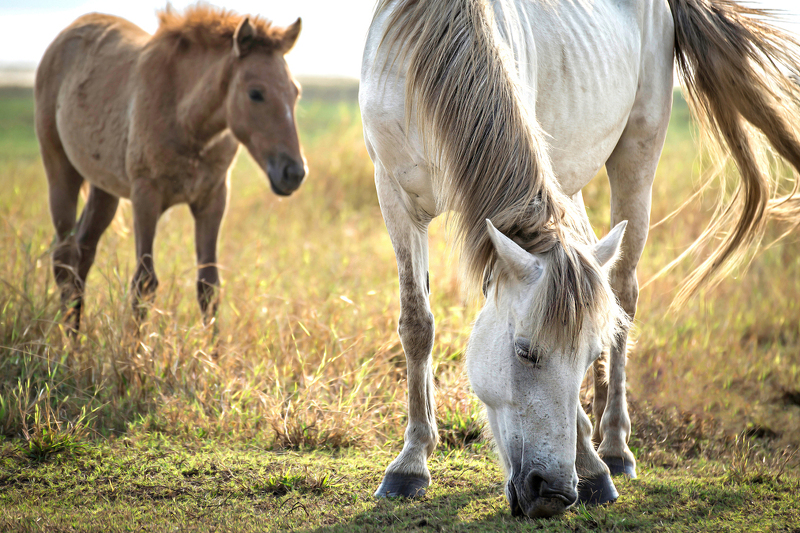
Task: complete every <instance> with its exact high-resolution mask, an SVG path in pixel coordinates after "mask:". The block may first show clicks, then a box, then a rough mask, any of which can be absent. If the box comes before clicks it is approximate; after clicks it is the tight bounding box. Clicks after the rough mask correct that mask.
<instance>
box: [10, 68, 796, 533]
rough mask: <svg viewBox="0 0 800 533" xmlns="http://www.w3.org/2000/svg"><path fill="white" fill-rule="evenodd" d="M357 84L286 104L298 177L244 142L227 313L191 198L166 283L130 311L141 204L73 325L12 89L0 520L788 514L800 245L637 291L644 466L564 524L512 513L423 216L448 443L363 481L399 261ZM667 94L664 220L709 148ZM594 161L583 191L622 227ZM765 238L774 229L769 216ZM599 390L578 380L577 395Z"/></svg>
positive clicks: (28, 134)
mask: <svg viewBox="0 0 800 533" xmlns="http://www.w3.org/2000/svg"><path fill="white" fill-rule="evenodd" d="M354 94H355V93H354V90H353V87H352V86H351V87H347V86H343V85H341V84H339V85H333V86H324V85H320V84H319V82H314V81H309V82H308V83H307V84H306V87H305V88H304V98H303V100H302V102H301V106H300V109H299V111H298V118H299V122H300V130H301V138H302V140H303V143H304V147H305V151H306V154H307V157H308V160H309V167H310V175H309V178H308V181H307V183H306V184H304V185H303V187H302V189H301V190H300V191H299V192H298V193H297V194H295V195H293V196H292V197H290V198H288V199H280V198H276V197H275V196H273V195H272V194H271V193H270V192H269V188H268V185H267V184H266V179H265V177H264V176H263V175H262V174H261V173H260V171H258V170H257V168H256V167H255V165H254V164H253V163H252V161H251V160H250V159H249V157H247V156H246V155H244V156H242V157H240V159H239V161H238V163H237V166H236V168H235V170H234V174H233V187H232V193H231V206H230V209H229V212H228V214H227V218H226V221H225V225H224V227H223V231H222V236H221V249H220V263H221V269H222V275H223V279H224V282H223V292H222V305H221V308H220V314H219V319H218V328H219V335H218V337H217V338H216V339H212V338H211V335H210V332H209V331H208V330H206V329H205V328H203V326H202V324H201V321H200V317H199V311H198V309H197V306H196V302H195V297H194V285H195V282H194V276H195V265H194V260H193V258H194V252H193V244H192V242H191V240H190V239H187V238H186V236H187V235H191V234H192V229H193V227H192V220H191V216H190V214H189V212H188V209H186V208H185V207H177V208H175V209H172V210H171V211H169V212H168V213H167V214H166V215H165V216H164V217H163V219H162V221H161V222H160V224H159V234H158V236H157V239H156V250H155V264H156V269H157V271H158V275H159V279H160V281H161V285H160V288H159V293H158V294H157V297H156V300H155V302H154V303H153V307H152V309H151V311H150V313H149V319H148V322H147V323H146V324H145V325H144V327H143V330H142V334H141V335H136V334H135V327H134V326H133V324H132V320H131V316H130V311H129V294H128V284H129V280H130V278H131V276H132V274H133V268H134V254H133V252H134V246H133V236H132V235H131V232H130V229H129V228H130V224H131V218H130V211H129V207H128V206H125V205H123V207H122V209H121V215H120V217H119V219H118V221H117V222H115V224H114V226H113V227H112V229H110V230H109V231H108V232H107V234H106V235H105V236H104V237H103V240H102V241H101V243H100V246H99V249H98V254H97V262H96V264H95V267H94V269H93V271H92V273H91V274H90V276H89V280H88V287H87V296H86V301H85V307H84V318H83V324H82V328H83V329H82V333H81V336H80V337H79V339H78V341H77V342H72V341H70V340H69V339H68V338H67V336H66V334H65V331H64V329H63V327H62V326H61V325H60V321H59V319H60V316H59V313H60V311H59V307H58V298H57V294H56V290H55V286H54V282H53V279H52V274H51V268H50V260H49V252H50V248H51V246H52V235H53V230H52V227H51V224H50V222H49V216H48V211H47V204H46V179H45V176H44V171H43V169H42V165H41V161H40V159H39V157H38V150H37V145H36V141H35V137H34V135H33V130H32V126H31V124H32V112H33V107H32V98H31V93H30V91H29V90H18V89H0V180H2V187H3V188H2V193H0V225H2V230H0V253H2V257H3V261H2V262H0V435H2V436H0V461H2V462H0V502H1V503H0V530H6V529H12V530H22V531H25V530H31V531H38V530H46V531H68V530H100V529H102V530H110V531H117V530H120V531H123V530H125V531H128V530H136V529H137V528H143V529H152V530H167V529H169V530H172V529H173V528H174V527H175V526H176V525H177V526H179V527H180V528H183V529H188V530H211V529H214V528H219V529H236V528H238V529H239V530H242V531H248V530H256V529H257V530H288V529H294V530H303V531H337V530H343V531H344V530H347V531H349V530H363V531H373V530H400V529H415V528H416V529H419V530H427V529H431V530H440V531H451V530H458V531H464V530H475V531H484V530H487V529H497V530H508V531H514V530H526V529H532V528H544V529H547V530H551V531H567V530H569V531H590V530H597V529H605V530H615V529H616V530H623V529H630V530H643V531H649V530H674V531H699V530H723V531H724V530H732V531H736V530H742V529H747V530H752V531H759V530H762V531H773V530H777V531H781V530H784V531H794V530H793V529H792V528H797V527H798V526H797V524H798V523H800V518H798V515H797V509H798V508H800V505H798V503H800V501H798V500H799V499H800V496H798V494H800V491H799V490H798V476H799V475H800V461H799V460H798V454H797V453H795V452H796V451H797V449H798V447H799V446H800V405H799V403H800V402H798V401H797V398H798V396H800V392H799V391H800V360H799V359H798V356H797V354H798V353H800V304H798V302H800V253H798V252H800V247H799V246H798V243H797V239H796V238H795V237H793V236H792V237H790V238H788V239H786V240H785V241H783V242H782V243H781V244H779V245H776V246H773V247H771V248H770V249H769V250H767V251H766V252H764V253H763V254H761V255H760V256H759V257H758V258H757V259H756V260H755V261H754V262H753V264H752V265H751V267H750V269H749V271H748V272H746V274H745V273H743V272H742V273H739V274H737V275H736V276H735V277H733V278H731V279H729V280H727V281H726V282H725V283H723V284H722V285H720V286H719V287H717V288H716V289H714V290H713V291H708V292H707V293H704V294H702V295H701V296H700V297H699V298H696V299H695V300H693V301H691V302H690V303H689V304H688V305H686V306H684V307H683V308H681V309H677V310H675V311H671V312H668V308H669V304H670V303H671V301H672V298H673V296H674V294H675V288H676V286H677V285H678V284H679V282H680V280H681V277H682V275H684V274H685V273H686V272H688V269H689V268H690V266H691V265H689V264H681V265H679V267H678V268H677V269H676V270H675V271H673V272H672V273H670V274H668V275H666V276H663V277H662V278H659V279H658V280H656V281H654V282H652V283H650V284H649V285H647V286H646V287H645V288H643V290H642V291H641V297H640V305H639V314H638V315H637V332H636V337H637V343H636V344H635V346H634V347H633V349H632V351H631V354H630V364H629V365H628V379H629V390H630V397H631V412H632V418H633V422H634V429H633V435H632V438H631V446H632V449H633V451H634V453H635V454H636V456H637V458H638V459H639V461H640V467H641V471H642V475H641V477H640V479H638V480H635V481H620V487H619V488H620V493H621V494H622V497H621V499H620V501H619V502H618V503H617V504H616V505H615V506H612V507H609V508H599V509H577V510H575V511H574V512H571V513H569V514H567V515H566V516H565V517H563V518H560V519H558V520H552V521H550V522H546V523H545V522H536V521H520V520H516V519H512V518H511V516H510V514H509V512H508V510H507V508H506V504H505V502H504V500H503V496H502V490H501V483H502V475H501V473H500V470H499V468H498V466H497V464H496V462H495V459H494V458H493V454H492V452H491V448H490V445H489V443H488V442H487V441H486V440H485V439H484V438H483V436H482V429H483V423H482V414H481V408H480V405H479V403H477V402H476V400H475V399H474V397H473V396H472V395H471V394H470V393H469V388H468V383H467V381H466V378H465V376H464V374H463V370H462V367H461V361H460V359H461V354H462V352H463V349H464V347H465V345H466V340H467V338H468V336H469V331H470V325H471V322H472V320H473V319H474V316H475V312H476V309H477V307H476V305H477V304H474V303H468V302H465V301H464V298H463V296H462V291H461V289H460V288H459V283H458V279H457V268H456V265H455V260H454V258H453V257H451V252H450V250H449V248H448V246H447V238H446V231H445V228H443V227H442V225H441V224H440V223H438V222H435V223H434V226H433V229H432V237H431V240H430V245H431V254H430V256H431V257H430V262H431V272H430V274H431V287H432V290H433V296H432V301H431V305H432V308H433V312H434V315H435V316H436V321H437V338H436V346H435V349H434V365H435V368H436V379H437V383H436V384H437V387H438V395H437V401H438V403H439V405H438V417H439V427H440V437H441V441H442V444H441V445H440V447H439V450H438V451H437V452H436V454H435V456H434V457H433V458H432V460H431V471H432V474H433V476H434V484H433V486H432V488H431V490H430V491H429V494H428V496H427V497H426V499H424V500H422V501H419V502H398V501H375V500H373V499H372V498H371V493H372V492H373V491H374V489H375V488H376V487H377V485H378V483H379V479H380V476H381V474H382V472H383V469H384V468H385V466H386V465H387V464H388V462H389V461H390V460H391V458H392V457H393V456H394V454H396V453H397V451H399V448H400V446H401V442H402V433H403V429H404V425H405V361H404V356H403V353H402V347H401V346H400V342H399V339H398V337H397V334H396V323H397V318H398V316H399V306H398V301H397V280H396V268H395V266H394V255H393V252H392V250H391V245H390V243H389V238H388V235H387V233H386V230H385V228H384V226H383V222H382V220H381V215H380V211H379V209H378V205H377V199H376V196H375V191H374V186H373V184H372V166H371V163H370V161H369V158H368V157H367V154H366V150H365V148H364V145H363V141H362V138H361V125H360V118H359V115H358V109H357V105H356V102H355V99H354ZM691 131H692V130H691V124H690V121H689V117H688V112H687V111H686V108H685V104H683V102H682V100H681V99H680V98H679V97H676V109H675V112H674V113H673V117H672V122H671V126H670V131H669V135H668V140H667V146H666V148H665V151H664V155H663V157H662V161H661V165H660V166H659V171H658V176H657V178H656V185H655V189H654V195H653V220H654V221H658V220H660V219H662V218H663V217H665V216H667V215H668V214H669V213H671V212H672V211H673V210H674V209H675V208H676V207H677V206H678V205H680V203H681V202H682V200H683V199H684V198H687V197H688V196H689V195H690V193H691V191H692V190H695V188H696V183H695V181H696V180H697V179H698V176H700V174H701V170H702V165H701V162H702V159H701V158H700V157H698V152H697V148H696V146H695V144H694V142H693V139H692V133H691ZM608 195H609V193H608V187H607V183H606V182H605V178H604V176H603V175H600V176H598V178H597V179H595V180H594V181H593V182H592V183H591V184H590V185H589V186H588V187H587V188H586V189H585V190H584V198H585V201H586V204H587V206H588V208H589V210H590V218H591V220H592V221H593V223H594V224H595V227H596V228H597V231H598V232H599V233H604V232H605V231H607V230H608V207H607V206H608ZM712 201H713V194H709V195H708V196H706V197H701V198H700V199H698V200H697V201H696V202H694V203H693V204H691V205H690V206H689V207H688V208H687V209H685V210H684V211H682V212H681V213H680V215H678V216H677V217H675V218H673V219H672V220H670V221H669V222H667V223H665V224H662V225H659V226H657V227H654V228H653V229H652V231H651V233H650V239H649V243H648V247H647V249H646V251H645V256H644V257H643V259H642V263H641V268H640V274H639V276H640V280H642V282H644V281H647V280H649V279H650V278H651V277H652V276H653V275H654V274H655V273H656V272H657V271H658V270H659V269H660V268H661V267H662V266H663V265H664V264H666V263H667V262H669V261H670V260H671V259H672V258H674V257H675V256H677V255H678V254H679V253H680V251H681V250H682V249H684V248H685V246H686V245H687V244H688V243H690V242H691V241H692V240H693V239H694V238H695V237H696V236H697V235H698V234H699V233H700V232H701V231H702V228H703V227H704V225H705V224H706V221H707V219H708V216H709V208H710V206H711V202H712ZM770 231H771V232H772V235H777V234H778V232H779V231H780V228H771V230H770ZM590 399H591V398H590V394H587V395H586V397H585V398H584V404H585V405H588V402H589V401H590Z"/></svg>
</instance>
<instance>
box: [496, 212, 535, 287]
mask: <svg viewBox="0 0 800 533" xmlns="http://www.w3.org/2000/svg"><path fill="white" fill-rule="evenodd" d="M486 229H487V230H488V232H489V238H490V239H491V240H492V244H494V249H495V250H497V255H498V257H499V258H500V261H501V263H502V265H503V268H505V269H506V270H507V271H508V272H509V273H510V274H512V275H513V276H514V277H516V278H517V279H519V280H524V279H531V278H534V277H536V275H537V273H538V272H539V269H540V268H541V267H540V265H539V260H538V259H536V257H534V256H533V255H531V254H529V253H528V252H526V251H525V250H523V249H522V247H521V246H520V245H519V244H517V243H515V242H514V241H512V240H511V239H509V238H508V237H506V236H505V235H503V234H502V233H501V232H500V231H499V230H498V229H497V228H495V227H494V224H492V221H491V220H489V219H488V218H487V219H486Z"/></svg>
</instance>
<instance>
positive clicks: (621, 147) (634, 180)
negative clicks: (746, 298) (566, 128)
mask: <svg viewBox="0 0 800 533" xmlns="http://www.w3.org/2000/svg"><path fill="white" fill-rule="evenodd" d="M669 76H670V79H671V72H670V73H669ZM644 92H645V93H647V94H648V99H647V101H646V102H641V101H637V104H636V105H635V106H634V109H633V111H632V113H631V116H630V118H629V120H628V125H627V127H626V128H625V131H624V132H623V134H622V137H621V138H620V141H619V143H618V144H617V146H616V148H615V149H614V152H613V153H612V154H611V157H610V158H609V159H608V161H607V162H606V169H607V170H608V181H609V184H610V186H611V227H614V226H615V225H616V224H618V223H619V222H621V221H623V220H627V221H628V226H627V229H626V231H625V238H624V240H623V242H622V255H621V257H620V259H619V261H618V262H617V263H616V264H615V265H614V267H613V269H612V271H611V276H610V281H611V286H612V288H613V289H614V292H615V293H616V295H617V298H618V299H619V302H620V304H621V305H622V308H623V309H624V310H625V312H626V313H628V315H629V316H630V317H631V319H633V317H634V315H635V314H636V304H637V300H638V297H639V283H638V281H637V279H636V266H637V264H638V263H639V258H640V257H641V255H642V251H643V250H644V245H645V242H646V241H647V232H648V229H649V225H650V201H651V194H652V185H653V178H654V176H655V172H656V167H657V166H658V159H659V157H660V155H661V149H662V148H663V146H664V138H665V137H666V131H667V125H668V124H669V114H670V110H671V108H672V94H671V85H670V84H666V83H665V84H661V86H656V87H655V88H650V89H649V90H648V89H645V90H644ZM627 340H628V336H627V332H626V331H624V332H622V333H621V334H620V335H619V336H618V337H617V339H616V341H615V342H614V343H613V344H612V346H611V349H610V354H609V361H608V363H609V364H608V383H607V384H606V383H605V382H603V380H601V379H598V372H597V363H596V364H595V365H596V367H595V384H594V386H595V403H594V406H593V411H594V415H595V433H594V440H595V442H599V443H600V446H599V447H598V450H597V451H598V453H599V454H600V457H602V458H603V460H604V461H605V462H606V464H608V466H609V468H610V470H611V473H612V474H623V473H624V474H627V475H629V476H631V477H636V460H635V458H634V457H633V454H632V453H631V451H630V448H628V438H629V437H630V432H631V421H630V416H629V415H628V403H627V399H626V393H625V362H626V345H627Z"/></svg>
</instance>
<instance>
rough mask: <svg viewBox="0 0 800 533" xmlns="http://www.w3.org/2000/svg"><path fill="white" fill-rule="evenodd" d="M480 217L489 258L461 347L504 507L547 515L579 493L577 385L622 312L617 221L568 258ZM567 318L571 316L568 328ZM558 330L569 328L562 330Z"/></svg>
mask: <svg viewBox="0 0 800 533" xmlns="http://www.w3.org/2000/svg"><path fill="white" fill-rule="evenodd" d="M487 222H488V221H487ZM488 226H489V234H490V237H491V239H492V243H493V245H494V247H495V250H496V252H497V262H496V265H495V267H494V272H493V275H492V280H491V281H490V282H489V285H488V290H487V296H486V303H485V305H484V307H483V309H482V310H481V313H480V315H479V316H478V319H477V321H476V323H475V327H474V329H473V331H472V335H471V337H470V340H469V345H468V347H467V371H468V373H469V378H470V382H471V384H472V388H473V390H474V391H475V393H476V394H477V395H478V397H479V398H480V399H481V401H483V403H484V404H485V405H486V411H487V415H488V420H489V424H490V426H491V429H492V433H493V435H494V439H495V441H496V444H497V450H498V453H499V455H500V457H501V459H502V463H503V466H504V469H505V472H506V496H507V498H508V501H509V504H510V505H511V510H512V513H513V514H522V513H524V514H525V515H527V516H529V517H541V516H552V515H555V514H559V513H561V512H563V511H564V510H566V509H567V508H568V507H570V506H571V505H573V504H574V503H575V502H576V500H577V498H578V492H577V485H578V476H577V473H576V470H575V457H576V451H575V450H576V441H577V413H578V409H581V406H580V402H579V394H580V385H581V381H582V380H583V377H584V375H585V373H586V371H587V370H588V368H589V366H590V365H591V364H592V363H593V362H594V361H595V360H596V359H597V358H598V357H600V355H601V353H602V351H603V349H604V347H605V346H607V345H608V343H609V342H610V341H611V337H612V336H613V335H614V333H615V331H616V328H617V327H618V325H617V323H618V321H619V320H621V319H622V318H621V317H620V315H619V312H620V311H619V307H618V306H617V304H616V300H615V298H614V295H613V293H612V292H611V289H610V287H609V284H608V279H607V278H608V273H607V268H608V267H609V266H610V265H611V264H612V263H613V259H614V258H615V256H616V254H617V253H618V250H619V245H620V242H621V240H622V236H623V234H624V229H625V225H624V223H623V224H620V225H618V226H617V227H616V228H614V230H613V231H611V233H609V234H608V235H607V236H606V237H605V238H604V239H602V240H601V241H600V242H598V243H597V244H595V245H594V246H587V247H586V248H585V250H582V251H581V250H577V249H576V250H573V255H572V256H571V257H569V256H568V253H567V252H564V251H563V249H560V251H559V253H561V255H560V256H559V255H557V254H556V253H546V254H542V255H532V254H530V253H528V252H526V251H525V250H524V249H523V248H522V247H520V246H519V245H518V244H517V243H515V242H514V241H512V240H511V239H509V238H508V237H506V236H505V235H503V234H502V233H501V232H499V231H498V230H497V229H495V228H494V226H492V225H491V223H488ZM576 263H578V264H577V265H576ZM559 284H560V285H562V286H559ZM563 285H569V286H571V287H573V290H571V291H570V290H565V288H564V287H563ZM575 289H577V290H575ZM581 291H583V294H582V295H580V294H576V292H577V293H579V292H581ZM587 296H588V297H592V299H593V301H591V302H589V301H588V300H587ZM555 298H561V299H562V300H561V301H554V299H555ZM570 300H571V301H572V302H573V303H576V304H577V306H582V307H583V309H582V310H576V309H575V307H576V306H575V305H572V304H571V303H570ZM581 302H582V303H581ZM570 305H572V308H571V309H570ZM565 306H566V307H565ZM560 310H561V311H560ZM563 310H566V311H567V312H566V314H565V313H564V312H562V311H563ZM576 311H577V312H576ZM581 312H582V315H581ZM565 317H571V318H572V319H577V320H578V322H577V324H573V325H574V326H575V327H573V328H570V327H569V324H567V323H564V322H565ZM576 317H580V318H576ZM565 331H568V332H569V331H571V332H573V333H574V335H573V334H569V335H567V337H570V338H564V332H565Z"/></svg>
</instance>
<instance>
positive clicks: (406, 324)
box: [397, 310, 435, 358]
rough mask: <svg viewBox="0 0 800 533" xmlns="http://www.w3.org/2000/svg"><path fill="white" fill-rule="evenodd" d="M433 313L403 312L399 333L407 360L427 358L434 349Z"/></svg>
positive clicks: (426, 311) (398, 327) (398, 328)
mask: <svg viewBox="0 0 800 533" xmlns="http://www.w3.org/2000/svg"><path fill="white" fill-rule="evenodd" d="M434 327H435V326H434V320H433V313H431V312H430V311H428V310H425V311H423V312H411V313H409V312H407V311H401V313H400V320H399V322H398V326H397V333H398V334H399V335H400V340H401V341H402V342H403V348H404V349H405V352H406V357H407V358H425V357H428V355H430V353H431V350H432V349H433V333H434Z"/></svg>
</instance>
